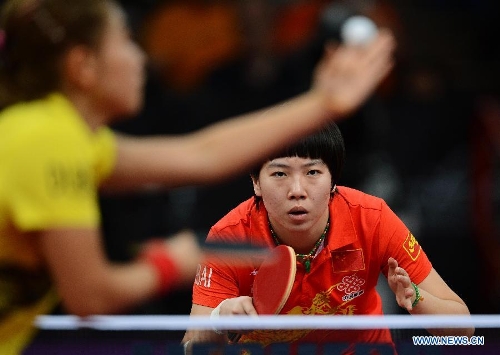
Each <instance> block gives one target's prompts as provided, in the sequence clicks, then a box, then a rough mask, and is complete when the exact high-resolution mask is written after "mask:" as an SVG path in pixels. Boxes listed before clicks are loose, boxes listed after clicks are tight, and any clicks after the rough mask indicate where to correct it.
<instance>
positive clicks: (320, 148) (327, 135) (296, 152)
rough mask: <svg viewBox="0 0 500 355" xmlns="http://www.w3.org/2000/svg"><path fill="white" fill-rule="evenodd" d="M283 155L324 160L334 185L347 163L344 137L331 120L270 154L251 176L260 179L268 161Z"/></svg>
mask: <svg viewBox="0 0 500 355" xmlns="http://www.w3.org/2000/svg"><path fill="white" fill-rule="evenodd" d="M282 157H299V158H310V159H321V160H323V162H324V163H325V164H326V165H327V166H328V170H329V171H330V174H331V175H332V187H333V186H334V185H336V184H337V182H338V181H339V179H340V175H341V173H342V169H343V167H344V163H345V145H344V138H343V137H342V133H341V132H340V129H339V127H338V126H337V125H336V124H335V123H334V122H330V123H328V124H327V125H326V126H325V127H323V129H321V130H319V131H317V132H316V133H314V134H311V135H309V136H306V137H304V138H302V139H301V140H299V141H297V142H295V143H293V144H291V145H289V146H287V147H285V148H284V149H282V150H281V151H279V152H278V153H276V154H273V155H272V156H270V157H269V158H268V159H266V160H265V161H263V162H262V163H261V164H260V165H258V166H256V167H255V168H254V169H252V171H251V172H250V176H251V177H252V178H254V179H256V180H258V178H259V173H260V170H261V169H262V167H263V166H264V164H265V163H266V162H267V161H271V160H273V159H277V158H282Z"/></svg>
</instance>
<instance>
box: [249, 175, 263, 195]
mask: <svg viewBox="0 0 500 355" xmlns="http://www.w3.org/2000/svg"><path fill="white" fill-rule="evenodd" d="M251 178H252V183H253V193H254V194H255V196H258V197H262V192H261V191H260V181H259V179H258V177H255V176H251Z"/></svg>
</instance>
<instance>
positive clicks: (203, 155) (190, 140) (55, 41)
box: [0, 0, 394, 355]
mask: <svg viewBox="0 0 500 355" xmlns="http://www.w3.org/2000/svg"><path fill="white" fill-rule="evenodd" d="M2 4H3V6H2V18H1V23H0V108H1V109H2V111H1V113H0V142H1V144H0V162H1V164H0V286H1V289H0V294H1V295H2V302H0V353H1V354H4V355H7V354H18V353H20V352H21V349H23V347H24V346H25V345H26V344H27V343H29V341H30V337H31V336H32V334H33V319H34V318H35V317H36V316H37V315H38V314H43V313H47V312H50V310H51V309H52V308H53V307H54V305H55V304H56V303H57V302H58V301H59V300H61V301H62V303H63V305H64V307H65V309H66V310H67V311H68V312H71V313H75V314H78V315H88V314H105V313H116V312H121V311H124V310H126V309H129V308H130V307H132V306H136V305H138V304H139V303H140V302H142V301H145V300H147V299H150V298H151V297H154V296H157V295H158V294H160V293H161V292H166V291H168V290H169V289H170V288H171V287H173V286H175V285H176V284H179V283H181V282H183V281H186V280H191V279H192V277H193V275H194V274H195V271H196V266H197V264H198V262H199V258H200V251H199V249H198V245H197V243H196V239H195V237H194V235H193V234H192V233H189V232H184V233H179V235H177V236H176V237H172V238H171V239H169V240H168V243H159V244H152V245H150V246H149V247H148V248H146V251H145V252H144V253H143V254H142V257H141V258H139V259H138V260H136V261H134V262H130V263H127V264H119V265H118V264H113V263H111V262H110V261H109V260H107V258H106V256H105V252H104V249H103V247H102V244H103V243H102V238H101V237H102V236H101V227H100V213H99V205H98V199H97V197H98V191H99V189H110V190H125V189H137V188H141V187H143V186H144V185H145V184H149V186H150V185H151V184H154V185H163V186H166V187H175V186H180V185H191V184H201V183H210V182H218V181H220V180H221V179H223V178H227V177H229V176H230V175H232V174H235V173H238V172H240V171H241V170H242V169H246V168H248V167H249V166H250V165H251V164H253V163H255V162H256V161H258V160H259V159H261V158H262V157H263V156H265V155H267V154H269V153H270V152H272V151H274V150H276V149H277V148H278V147H279V146H280V145H282V144H284V143H285V142H287V141H288V140H290V139H296V138H299V137H300V136H302V135H304V134H307V133H309V132H312V131H314V130H316V129H318V128H319V127H320V126H321V125H323V124H324V123H326V122H328V121H329V120H332V119H336V118H340V117H343V116H345V115H347V114H348V113H350V112H351V111H352V110H354V109H355V108H356V107H358V106H359V105H360V104H361V103H362V102H363V101H364V100H365V98H366V97H367V96H368V95H370V93H371V92H372V91H373V89H374V88H375V87H376V86H377V84H378V83H379V82H380V81H381V80H382V78H383V77H384V76H385V75H386V74H387V72H388V71H389V70H390V69H391V66H392V59H391V58H392V52H393V48H394V41H393V38H392V36H391V35H390V34H389V33H384V32H382V33H381V34H380V36H379V37H378V38H377V39H376V40H375V41H374V42H373V43H371V44H370V46H368V47H366V48H345V47H339V48H338V49H337V50H328V51H326V53H325V56H324V58H323V60H322V61H321V63H320V64H318V67H317V70H316V73H315V77H314V78H313V84H312V87H311V89H310V90H309V91H308V92H306V93H304V94H302V95H299V96H297V97H295V98H292V99H290V100H289V101H288V102H286V103H283V104H281V105H278V106H276V107H272V108H270V109H268V110H264V111H261V112H255V113H251V114H248V115H244V116H242V117H239V118H236V119H232V120H228V121H226V122H222V123H219V124H215V125H213V126H211V127H209V128H206V129H204V130H201V131H198V132H195V133H193V134H187V135H185V136H179V137H154V138H152V137H145V138H133V137H125V136H121V135H120V136H119V135H117V134H115V133H113V132H112V131H111V130H110V129H108V128H107V125H108V124H110V123H112V122H114V121H115V120H117V119H119V118H121V117H126V116H130V115H134V114H136V113H137V112H138V110H139V109H140V108H141V105H142V101H143V100H142V95H143V85H144V81H145V80H144V79H145V77H144V76H145V75H144V74H145V70H144V66H145V56H144V53H143V52H142V50H141V49H140V48H139V47H138V46H137V45H136V44H135V43H134V42H133V41H132V39H131V37H130V35H129V30H128V28H127V23H126V18H125V13H124V11H123V10H122V8H121V7H120V5H119V4H118V2H117V1H113V0H79V1H67V0H8V1H4V2H3V3H2Z"/></svg>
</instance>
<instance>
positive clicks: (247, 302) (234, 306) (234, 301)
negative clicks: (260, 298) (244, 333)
mask: <svg viewBox="0 0 500 355" xmlns="http://www.w3.org/2000/svg"><path fill="white" fill-rule="evenodd" d="M219 314H220V315H251V316H257V311H256V310H255V308H254V306H253V303H252V298H251V297H248V296H240V297H235V298H229V299H227V300H225V301H224V303H223V304H222V305H221V309H220V313H219Z"/></svg>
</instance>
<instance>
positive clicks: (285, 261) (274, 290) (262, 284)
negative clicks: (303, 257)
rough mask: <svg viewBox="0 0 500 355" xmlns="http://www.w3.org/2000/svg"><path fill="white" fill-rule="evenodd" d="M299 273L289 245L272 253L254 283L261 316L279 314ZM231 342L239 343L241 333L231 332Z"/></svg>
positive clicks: (294, 255)
mask: <svg viewBox="0 0 500 355" xmlns="http://www.w3.org/2000/svg"><path fill="white" fill-rule="evenodd" d="M296 271H297V261H296V254H295V251H294V250H293V248H292V247H289V246H288V245H283V244H282V245H278V246H277V247H275V248H274V249H272V250H271V251H270V253H269V254H268V255H267V256H266V258H265V259H264V261H263V262H262V263H261V264H260V266H259V270H258V272H257V275H256V276H255V279H254V281H253V305H254V307H255V310H256V311H257V314H259V315H264V314H268V315H273V314H278V313H279V312H280V311H281V309H282V308H283V306H284V305H285V303H286V301H287V299H288V296H290V292H291V291H292V287H293V282H294V281H295V273H296ZM228 336H229V340H230V341H231V342H232V343H237V342H238V340H239V339H240V337H241V334H240V333H234V332H229V333H228Z"/></svg>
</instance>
